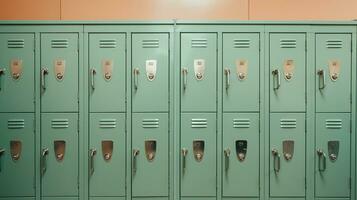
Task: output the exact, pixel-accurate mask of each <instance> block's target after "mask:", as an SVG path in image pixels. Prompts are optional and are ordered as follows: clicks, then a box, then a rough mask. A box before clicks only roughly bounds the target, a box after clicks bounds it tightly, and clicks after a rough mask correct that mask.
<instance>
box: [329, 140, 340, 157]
mask: <svg viewBox="0 0 357 200" xmlns="http://www.w3.org/2000/svg"><path fill="white" fill-rule="evenodd" d="M327 146H328V157H329V158H330V160H331V161H332V162H335V161H336V160H337V158H338V152H339V148H340V142H339V141H328V142H327Z"/></svg>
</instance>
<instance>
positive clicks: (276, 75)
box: [272, 69, 281, 90]
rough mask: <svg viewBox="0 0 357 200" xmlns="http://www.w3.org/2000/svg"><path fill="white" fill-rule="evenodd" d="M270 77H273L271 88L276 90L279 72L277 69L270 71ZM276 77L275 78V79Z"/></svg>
mask: <svg viewBox="0 0 357 200" xmlns="http://www.w3.org/2000/svg"><path fill="white" fill-rule="evenodd" d="M272 75H273V88H274V90H277V89H279V88H280V84H281V81H280V70H279V69H275V70H273V71H272ZM275 77H276V78H275Z"/></svg>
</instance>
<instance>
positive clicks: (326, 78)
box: [316, 34, 352, 112]
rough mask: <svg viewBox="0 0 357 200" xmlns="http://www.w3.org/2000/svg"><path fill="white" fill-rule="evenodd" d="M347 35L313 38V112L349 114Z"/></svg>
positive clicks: (349, 51) (349, 42)
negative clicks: (314, 61)
mask: <svg viewBox="0 0 357 200" xmlns="http://www.w3.org/2000/svg"><path fill="white" fill-rule="evenodd" d="M351 44H352V43H351V35H350V34H316V111H317V112H350V110H351V99H350V98H351V76H352V74H351V62H352V60H351V53H352V51H351V49H352V47H351Z"/></svg>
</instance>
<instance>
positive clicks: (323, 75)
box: [317, 69, 326, 90]
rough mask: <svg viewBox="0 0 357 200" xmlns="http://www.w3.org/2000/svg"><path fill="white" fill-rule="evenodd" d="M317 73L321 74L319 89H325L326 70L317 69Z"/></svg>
mask: <svg viewBox="0 0 357 200" xmlns="http://www.w3.org/2000/svg"><path fill="white" fill-rule="evenodd" d="M317 75H318V76H319V89H320V90H321V89H324V88H325V86H326V84H325V71H324V70H323V69H319V70H318V71H317Z"/></svg>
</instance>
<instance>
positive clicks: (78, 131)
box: [77, 119, 79, 133]
mask: <svg viewBox="0 0 357 200" xmlns="http://www.w3.org/2000/svg"><path fill="white" fill-rule="evenodd" d="M77 132H78V133H79V119H77Z"/></svg>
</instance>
